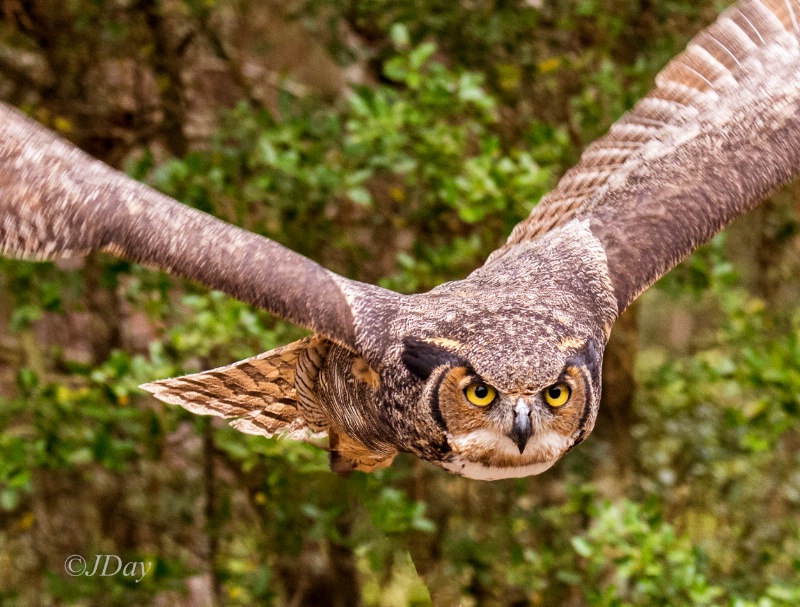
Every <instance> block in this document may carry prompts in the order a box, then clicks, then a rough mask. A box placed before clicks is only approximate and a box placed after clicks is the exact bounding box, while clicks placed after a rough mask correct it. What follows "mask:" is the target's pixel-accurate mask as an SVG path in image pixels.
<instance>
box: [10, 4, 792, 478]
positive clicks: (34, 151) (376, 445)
mask: <svg viewBox="0 0 800 607" xmlns="http://www.w3.org/2000/svg"><path fill="white" fill-rule="evenodd" d="M799 21H800V0H744V1H743V2H741V3H740V4H739V5H737V6H735V7H733V8H731V9H729V10H728V11H727V12H726V13H724V14H723V15H722V16H721V17H720V18H719V19H718V20H717V22H716V23H715V24H713V25H711V26H710V27H708V28H707V29H706V30H704V31H703V32H701V33H700V34H698V35H697V36H696V37H695V39H694V40H693V41H692V43H691V44H690V45H689V47H688V49H687V50H686V51H685V52H684V53H683V54H681V55H679V56H678V57H676V58H675V59H674V60H673V61H672V62H670V64H669V65H667V67H666V68H664V70H663V71H662V72H661V74H659V76H658V78H657V80H656V88H655V89H654V90H653V91H652V92H651V93H650V94H649V95H648V96H647V97H646V98H644V99H643V100H642V101H640V102H639V103H638V104H637V105H636V107H635V108H634V109H633V110H632V111H631V112H629V113H628V114H626V115H625V116H623V117H622V118H621V119H620V120H619V121H618V122H617V123H616V124H615V125H614V126H613V127H612V128H611V130H610V131H609V133H608V134H607V135H606V136H605V137H603V138H601V139H600V140H598V141H597V142H595V143H594V144H592V145H591V146H589V148H587V150H586V151H585V152H584V154H583V156H582V157H581V160H580V162H579V163H578V164H577V165H576V166H575V167H574V168H573V169H571V170H570V171H568V172H567V173H566V174H565V175H564V177H563V178H562V180H561V181H560V182H559V184H558V186H557V187H556V188H555V189H554V190H553V191H552V192H551V193H550V194H548V195H547V196H545V197H544V198H543V199H542V201H541V202H540V203H539V205H538V206H536V207H535V208H534V210H533V212H532V213H531V216H530V217H529V218H528V219H527V220H525V221H523V222H522V223H520V224H519V225H518V226H517V227H516V228H515V229H514V231H513V232H512V234H511V236H510V237H509V240H508V242H507V243H506V245H504V246H503V247H502V248H501V249H499V250H498V251H496V252H495V253H494V254H492V256H491V257H490V258H489V260H488V261H487V263H486V264H485V265H484V266H483V267H481V268H479V269H478V270H476V271H475V272H473V273H472V274H470V276H468V277H467V278H466V279H464V280H461V281H457V282H451V283H446V284H443V285H441V286H439V287H437V288H436V289H433V290H432V291H430V292H428V293H423V294H419V295H411V296H401V295H398V294H396V293H392V292H390V291H387V290H385V289H380V288H378V287H374V286H370V285H365V284H361V283H358V282H355V281H352V280H347V279H345V278H342V277H340V276H337V275H335V274H333V273H331V272H329V271H327V270H325V269H324V268H322V267H320V266H319V265H317V264H315V263H314V262H312V261H310V260H308V259H305V258H304V257H302V256H300V255H298V254H296V253H293V252H291V251H289V250H288V249H285V248H284V247H281V246H280V245H278V244H276V243H274V242H272V241H270V240H268V239H265V238H262V237H259V236H256V235H254V234H250V233H248V232H245V231H243V230H240V229H238V228H235V227H233V226H230V225H228V224H225V223H223V222H221V221H219V220H217V219H214V218H212V217H210V216H208V215H205V214H203V213H200V212H198V211H195V210H192V209H190V208H188V207H185V206H183V205H181V204H179V203H177V202H175V201H173V200H171V199H169V198H167V197H166V196H163V195H161V194H159V193H157V192H155V191H153V190H151V189H150V188H147V187H146V186H144V185H142V184H138V183H136V182H133V181H132V180H130V179H129V178H127V177H125V176H124V175H122V174H120V173H118V172H116V171H114V170H112V169H110V168H108V167H106V166H105V165H103V164H101V163H100V162H98V161H96V160H93V159H91V158H89V157H88V156H86V155H85V154H83V153H81V152H80V151H78V150H76V149H75V148H74V147H72V146H71V145H69V144H68V143H66V142H64V141H62V140H60V139H58V138H57V137H56V136H55V135H53V134H52V133H50V132H48V131H46V130H45V129H43V128H42V127H40V126H38V125H37V124H35V123H34V122H33V121H31V120H29V119H27V118H25V117H23V116H22V115H21V114H19V113H18V112H17V111H16V110H13V109H11V108H7V107H0V251H1V252H2V253H3V254H5V255H11V256H17V257H24V258H30V259H53V258H56V257H64V256H68V255H76V254H77V255H79V254H83V253H86V252H88V251H95V250H100V251H107V252H110V253H113V254H116V255H121V256H124V257H127V258H130V259H133V260H135V261H139V262H142V263H145V264H148V265H152V266H156V267H159V268H162V269H164V270H166V271H169V272H173V273H176V274H179V275H182V276H186V277H189V278H193V279H195V280H197V281H199V282H201V283H203V284H206V285H208V286H210V287H213V288H216V289H220V290H222V291H225V292H226V293H229V294H231V295H233V296H234V297H237V298H239V299H242V300H244V301H246V302H249V303H251V304H254V305H257V306H261V307H263V308H266V309H267V310H270V311H272V312H274V313H275V314H278V315H280V316H283V317H285V318H287V319H289V320H291V321H293V322H296V323H298V324H301V325H304V326H306V327H308V328H310V329H312V330H313V331H314V332H315V334H314V335H312V336H310V337H307V338H305V339H303V340H300V341H298V342H295V343H293V344H289V345H287V346H284V347H281V348H277V349H275V350H272V351H271V352H267V353H264V354H260V355H258V356H256V357H253V358H251V359H248V360H245V361H240V362H238V363H235V364H233V365H230V366H228V367H223V368H220V369H214V370H211V371H206V372H203V373H198V374H195V375H190V376H187V377H182V378H176V379H169V380H163V381H158V382H154V383H152V384H147V385H145V386H143V388H145V389H146V390H149V391H150V392H152V393H153V395H154V396H156V397H157V398H159V399H161V400H164V401H166V402H171V403H176V404H180V405H182V406H183V407H185V408H187V409H189V410H190V411H193V412H196V413H201V414H212V415H219V416H222V417H225V418H228V419H231V420H232V421H231V424H232V425H233V426H234V427H235V428H237V429H239V430H241V431H243V432H248V433H253V434H263V435H266V436H274V435H281V434H286V435H289V436H290V437H292V438H295V439H301V440H302V439H319V438H321V437H323V436H324V435H327V436H328V438H329V449H330V452H331V466H332V468H333V469H334V470H336V471H337V472H344V471H348V470H351V469H358V470H367V471H369V470H373V469H376V468H379V467H382V466H385V465H388V464H389V463H391V461H392V459H393V458H394V456H395V455H396V454H397V453H398V452H400V451H406V452H411V453H414V454H416V455H418V456H419V457H421V458H423V459H426V460H428V461H431V462H433V463H435V464H437V465H439V466H441V467H442V468H445V469H447V470H450V471H452V472H455V473H457V474H462V475H464V476H470V477H474V478H482V479H494V478H504V477H511V476H524V475H528V474H535V473H537V472H541V471H542V470H545V469H547V468H548V467H549V466H551V465H552V464H553V463H554V462H555V461H556V460H557V459H558V458H559V457H560V456H562V455H563V454H564V453H566V452H567V451H569V450H570V449H572V448H573V447H574V446H575V445H577V444H578V443H580V442H581V441H582V440H583V439H584V438H585V437H586V436H587V435H588V433H589V432H591V430H592V427H593V425H594V421H595V419H596V416H597V407H598V403H599V399H600V367H601V362H602V354H603V348H604V347H605V344H606V341H607V340H608V335H609V333H610V330H611V326H612V324H613V323H614V321H615V320H616V318H617V316H618V315H619V314H620V312H621V311H622V310H624V309H625V307H627V306H628V305H629V304H630V302H631V301H632V300H633V299H634V298H635V297H636V296H637V295H638V294H639V293H641V292H642V291H643V290H644V289H646V288H647V287H648V286H649V285H650V284H652V283H653V282H654V281H655V280H656V279H657V278H658V277H659V276H661V275H662V274H664V273H665V272H667V271H668V270H669V269H670V268H671V267H673V266H674V265H675V264H677V263H678V262H679V261H680V260H681V259H683V258H684V257H685V256H686V255H688V254H689V253H690V252H691V251H692V250H694V249H695V248H696V247H697V246H699V245H700V244H702V243H703V242H705V241H707V240H708V239H709V238H711V236H713V235H714V234H715V233H716V232H718V231H719V230H721V229H722V228H723V227H724V226H725V225H727V224H728V223H729V222H730V221H731V220H732V219H734V218H735V217H736V216H738V215H740V214H742V213H744V212H746V211H747V210H748V209H750V208H752V207H753V206H755V205H757V204H758V203H759V202H760V201H761V200H762V199H763V198H764V197H765V196H766V195H767V194H768V193H769V192H770V191H772V190H774V189H775V188H776V187H778V186H779V185H781V184H783V183H785V182H787V181H788V180H790V179H791V178H792V177H794V176H795V175H797V174H798V173H800V42H799V40H800V38H799V37H798V36H799V34H800V27H799V26H798V22H799Z"/></svg>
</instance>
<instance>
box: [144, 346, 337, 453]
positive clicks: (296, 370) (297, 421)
mask: <svg viewBox="0 0 800 607" xmlns="http://www.w3.org/2000/svg"><path fill="white" fill-rule="evenodd" d="M327 348H328V342H327V340H325V339H324V338H321V337H320V336H318V335H312V336H309V337H306V338H304V339H301V340H299V341H296V342H294V343H291V344H288V345H286V346H282V347H280V348H275V349H274V350H270V351H269V352H264V353H263V354H259V355H257V356H253V357H252V358H248V359H245V360H242V361H239V362H236V363H233V364H232V365H228V366H226V367H220V368H218V369H211V370H210V371H203V372H202V373H195V374H193V375H185V376H183V377H176V378H174V379H165V380H161V381H157V382H153V383H150V384H144V385H143V386H140V387H141V388H142V389H143V390H147V391H148V392H150V393H151V394H152V395H153V396H154V397H155V398H157V399H158V400H161V401H163V402H165V403H169V404H175V405H180V406H181V407H183V408H184V409H186V410H187V411H191V412H192V413H196V414H198V415H216V416H218V417H222V418H225V419H230V420H231V421H230V425H231V426H232V427H234V428H236V429H237V430H239V431H241V432H245V433H247V434H260V435H264V436H275V435H288V436H291V437H292V438H297V439H303V438H308V437H309V436H311V435H313V436H318V435H320V434H322V433H324V432H325V431H326V430H327V428H328V423H327V418H326V417H325V415H324V413H323V412H322V410H321V409H320V408H319V406H318V403H317V401H316V397H315V396H314V392H313V390H311V391H309V390H308V389H306V390H302V389H299V386H301V385H308V384H312V385H313V383H314V381H315V379H316V373H317V372H318V371H319V366H321V364H322V360H323V358H324V356H325V352H327ZM304 359H310V360H311V364H302V363H300V361H303V360H304ZM299 363H300V364H299ZM309 374H312V375H313V377H308V375H309Z"/></svg>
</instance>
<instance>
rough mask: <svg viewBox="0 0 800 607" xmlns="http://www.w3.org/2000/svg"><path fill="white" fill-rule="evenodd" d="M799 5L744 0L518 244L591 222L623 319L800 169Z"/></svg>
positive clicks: (567, 183)
mask: <svg viewBox="0 0 800 607" xmlns="http://www.w3.org/2000/svg"><path fill="white" fill-rule="evenodd" d="M799 34H800V0H744V1H743V2H741V3H739V4H738V5H737V6H734V7H732V8H731V9H729V10H728V11H726V12H725V13H723V14H722V15H721V16H720V17H719V19H718V20H717V22H716V23H714V24H713V25H711V26H709V27H708V28H706V29H705V30H703V31H702V32H701V33H700V34H698V35H697V36H696V37H695V38H694V39H693V40H692V42H691V43H690V44H689V46H688V48H687V50H686V51H685V52H684V53H682V54H681V55H678V56H677V57H676V58H674V59H673V60H672V61H671V62H670V63H669V64H668V65H667V66H666V67H665V68H664V70H662V71H661V73H660V74H659V75H658V77H657V78H656V88H655V89H654V90H653V91H652V92H651V93H650V94H649V95H648V96H647V97H645V98H644V99H642V100H641V101H640V102H639V103H638V104H637V105H636V106H635V107H634V109H633V110H632V111H631V112H629V113H628V114H626V115H625V116H623V117H622V118H621V119H620V120H619V121H618V122H617V123H615V124H614V125H613V126H612V127H611V129H610V131H609V133H608V134H607V135H606V136H604V137H603V138H601V139H599V140H598V141H596V142H595V143H593V144H592V145H590V146H589V147H588V148H587V149H586V151H585V152H584V153H583V155H582V157H581V160H580V162H579V163H578V164H577V165H576V166H575V167H573V168H572V169H570V170H569V171H568V172H567V173H566V174H565V175H564V177H563V178H562V179H561V181H560V182H559V183H558V185H557V186H556V188H555V189H554V190H553V191H552V192H550V193H549V194H548V195H547V196H545V197H544V198H543V199H542V200H541V202H540V203H539V205H537V206H536V207H535V208H534V210H533V212H532V213H531V215H530V217H529V218H528V219H526V220H525V221H523V222H521V223H520V224H518V225H517V226H516V227H515V228H514V230H513V232H512V233H511V236H510V237H509V239H508V242H507V244H506V245H505V246H504V247H503V248H501V249H498V250H497V251H496V252H495V253H494V254H493V255H492V256H491V257H490V258H489V263H491V261H492V260H494V259H496V258H497V257H499V256H501V255H503V254H504V253H505V252H506V251H508V250H509V249H510V248H511V247H513V246H514V245H515V244H517V243H520V242H522V241H525V240H529V239H535V238H541V237H543V236H544V235H546V234H547V233H548V232H549V231H550V230H553V229H556V228H558V227H559V226H561V225H564V224H567V223H569V222H570V221H573V220H587V219H588V220H589V222H590V226H591V230H592V232H593V233H594V235H595V236H596V237H597V238H598V239H599V240H600V242H601V243H602V245H603V247H604V248H605V250H606V255H607V258H608V267H609V274H610V277H611V281H612V284H613V286H614V289H615V295H616V297H617V302H618V308H619V311H620V312H621V311H622V310H623V309H625V307H627V306H628V305H629V304H630V302H631V301H632V300H633V299H634V298H635V297H636V296H637V295H638V294H639V293H641V292H642V291H643V290H644V289H646V288H647V287H648V286H649V285H650V284H652V283H653V282H654V281H655V280H656V279H657V278H658V277H660V276H661V275H662V274H664V273H665V272H666V271H668V270H669V269H670V268H672V267H673V266H674V265H675V264H677V263H678V262H679V261H680V260H681V259H683V258H684V257H685V256H686V255H688V254H689V253H690V252H691V251H692V250H694V249H695V248H696V247H697V246H699V245H700V244H702V243H703V242H705V241H707V240H708V239H710V238H711V237H712V236H713V235H714V234H715V233H716V232H718V231H719V230H721V229H722V228H723V227H724V226H725V225H727V224H728V223H729V222H730V221H732V220H733V219H734V218H735V217H737V216H738V215H740V214H742V213H744V212H745V211H747V210H749V209H751V208H752V207H753V206H755V205H757V204H758V203H759V202H760V201H761V200H762V199H763V198H764V197H766V196H767V195H768V194H769V193H770V192H771V191H772V190H774V189H775V188H776V187H778V186H779V185H782V184H783V183H786V182H787V181H789V180H790V179H791V178H792V177H794V176H795V175H797V174H798V172H800V44H799V43H798V35H799Z"/></svg>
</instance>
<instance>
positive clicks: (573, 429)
mask: <svg viewBox="0 0 800 607" xmlns="http://www.w3.org/2000/svg"><path fill="white" fill-rule="evenodd" d="M574 237H575V234H571V235H563V237H560V236H556V237H554V238H553V239H550V240H549V241H545V242H541V241H540V242H539V243H538V244H537V245H535V246H534V245H531V246H530V247H527V249H526V250H525V251H518V252H517V254H516V255H513V256H509V257H507V258H504V259H499V260H497V261H495V262H494V264H492V267H491V268H487V269H481V270H479V271H477V272H475V273H473V274H472V275H470V276H469V277H467V278H466V279H465V280H462V281H458V282H453V283H448V284H445V285H442V286H440V287H438V288H437V289H435V290H434V291H431V292H430V293H427V294H423V295H419V296H415V297H413V298H412V299H411V301H410V302H409V304H408V306H407V308H408V311H407V313H406V314H405V315H401V317H400V318H401V320H400V322H398V323H396V325H397V326H396V328H395V331H396V332H397V334H398V336H399V335H400V334H402V338H401V339H400V340H399V341H401V344H402V346H401V349H400V353H399V363H400V366H401V368H400V369H392V371H391V373H390V374H389V375H391V376H392V377H403V379H404V384H403V386H400V387H393V389H391V390H388V391H387V392H386V393H385V396H386V398H387V400H389V401H391V400H392V397H393V395H394V394H402V400H403V402H408V401H410V400H415V401H416V411H415V413H414V415H413V416H407V415H406V416H404V417H405V418H407V419H414V420H416V421H415V424H414V425H413V427H411V428H409V435H410V436H412V437H413V440H414V441H416V442H417V443H419V445H420V446H419V447H418V450H419V451H420V452H421V453H419V454H421V455H423V457H425V458H426V459H429V460H431V461H434V462H435V463H437V464H438V465H440V466H441V467H443V468H445V469H447V470H449V471H451V472H455V473H457V474H460V475H462V476H467V477H471V478H481V479H497V478H507V477H520V476H529V475H531V474H537V473H539V472H542V471H543V470H546V469H547V468H549V467H550V466H552V465H553V464H554V463H555V462H556V461H557V460H558V459H559V458H560V457H561V456H562V455H563V454H564V453H566V452H567V451H569V450H570V449H572V448H573V447H574V446H576V445H577V444H578V443H580V442H581V441H582V440H584V438H586V436H587V435H588V434H589V432H591V430H592V428H593V427H594V422H595V419H596V417H597V411H598V405H599V401H600V383H601V366H602V355H603V349H604V346H605V343H606V340H607V337H608V334H607V332H606V331H605V330H603V327H604V326H610V323H611V322H612V320H613V318H614V315H615V312H616V310H615V308H614V303H615V302H614V301H613V300H612V299H611V298H610V297H609V296H608V288H607V285H606V281H607V277H606V274H605V265H604V263H603V260H602V258H601V257H600V255H599V253H598V255H597V256H593V255H592V254H591V249H587V248H586V247H584V248H583V249H582V250H581V251H577V250H574V254H573V253H572V252H571V247H572V248H574V247H573V245H570V242H572V241H574ZM584 242H585V239H584ZM587 250H588V251H589V253H588V254H587ZM556 252H557V255H556V254H555V253H556ZM420 310H427V312H426V313H425V314H420V313H419V311H420ZM389 381H391V380H389ZM411 390H413V391H414V396H413V397H412V396H411V395H410V394H409V392H410V391H411ZM423 419H427V420H428V423H427V424H422V423H420V420H423ZM432 437H440V438H439V441H438V442H437V440H435V439H432ZM431 445H435V447H436V449H438V451H439V457H438V458H437V457H433V456H432V454H431V453H425V450H426V449H430V446H431ZM413 446H414V447H415V448H416V445H413Z"/></svg>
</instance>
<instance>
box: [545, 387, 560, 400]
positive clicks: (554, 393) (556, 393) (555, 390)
mask: <svg viewBox="0 0 800 607" xmlns="http://www.w3.org/2000/svg"><path fill="white" fill-rule="evenodd" d="M547 395H548V396H549V397H550V398H552V399H553V400H558V398H559V397H560V396H561V386H550V388H549V389H548V390H547Z"/></svg>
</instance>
